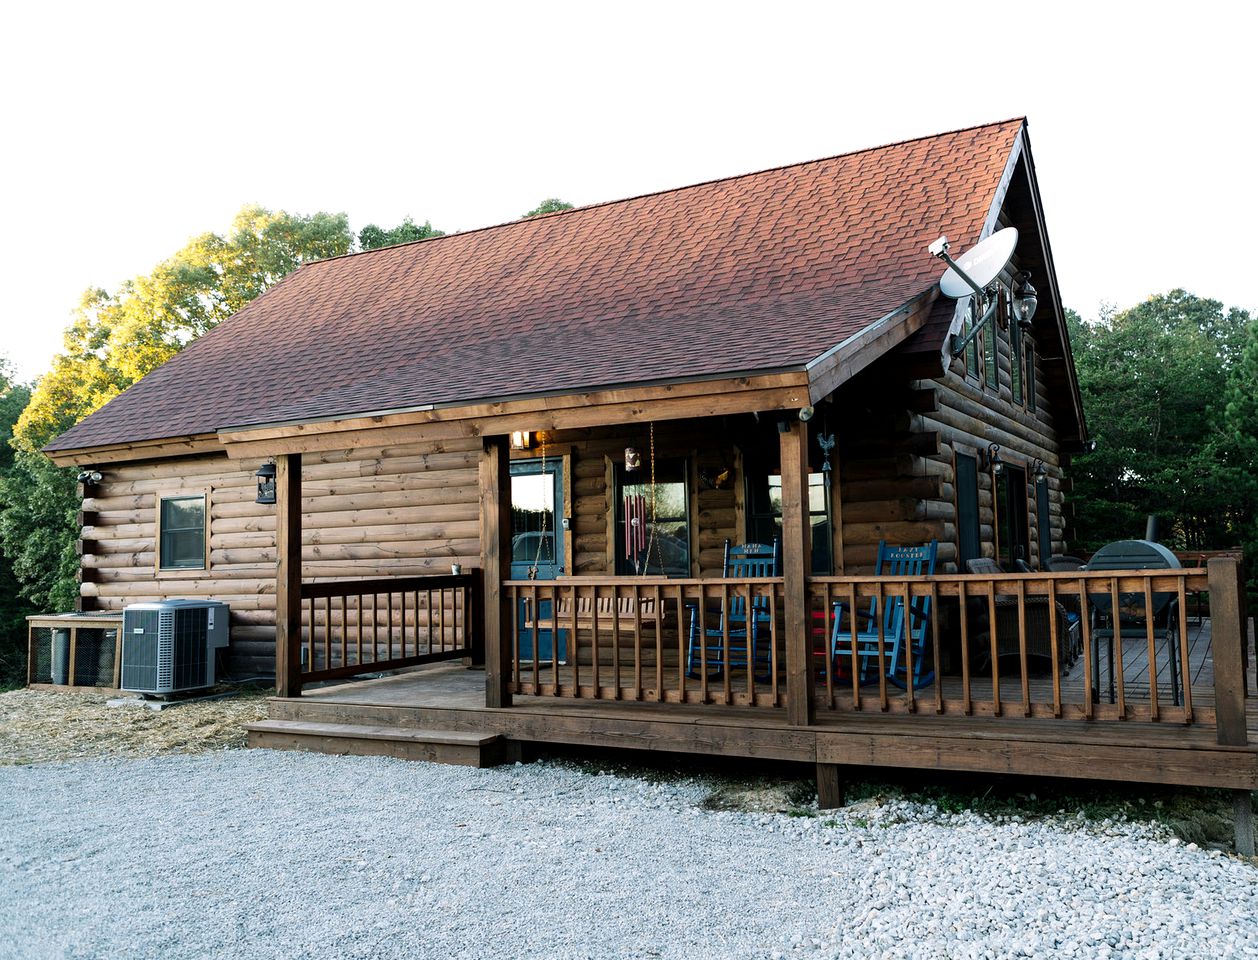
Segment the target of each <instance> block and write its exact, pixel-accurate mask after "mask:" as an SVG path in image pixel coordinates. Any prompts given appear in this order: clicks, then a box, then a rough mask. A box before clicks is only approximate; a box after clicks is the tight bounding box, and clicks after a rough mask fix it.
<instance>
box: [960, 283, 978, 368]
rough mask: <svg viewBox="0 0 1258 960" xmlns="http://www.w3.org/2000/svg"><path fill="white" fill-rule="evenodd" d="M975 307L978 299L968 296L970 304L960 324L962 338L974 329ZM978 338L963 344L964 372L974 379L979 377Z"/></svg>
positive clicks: (976, 307)
mask: <svg viewBox="0 0 1258 960" xmlns="http://www.w3.org/2000/svg"><path fill="white" fill-rule="evenodd" d="M977 309H978V301H976V300H975V299H974V298H973V297H970V305H969V307H968V308H967V310H966V315H965V321H964V322H963V323H962V324H961V337H962V339H964V338H965V337H967V336H969V333H970V331H971V330H972V329H974V320H975V316H974V312H975V311H976V310H977ZM980 338H981V335H980V336H979V337H975V338H974V339H973V340H971V341H970V342H969V343H967V344H966V345H965V372H966V374H967V375H969V376H971V377H974V378H975V379H976V380H977V379H978V378H979V369H978V341H979V339H980Z"/></svg>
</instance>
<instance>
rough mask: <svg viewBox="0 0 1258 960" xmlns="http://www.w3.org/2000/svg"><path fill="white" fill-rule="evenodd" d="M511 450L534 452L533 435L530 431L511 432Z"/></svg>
mask: <svg viewBox="0 0 1258 960" xmlns="http://www.w3.org/2000/svg"><path fill="white" fill-rule="evenodd" d="M511 449H512V450H532V449H533V434H532V433H531V432H530V431H528V430H512V431H511Z"/></svg>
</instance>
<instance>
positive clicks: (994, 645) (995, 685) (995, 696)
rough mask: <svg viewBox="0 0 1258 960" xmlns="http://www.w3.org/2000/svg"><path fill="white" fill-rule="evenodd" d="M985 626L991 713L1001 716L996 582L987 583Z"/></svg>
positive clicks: (989, 581)
mask: <svg viewBox="0 0 1258 960" xmlns="http://www.w3.org/2000/svg"><path fill="white" fill-rule="evenodd" d="M987 625H988V631H987V632H988V638H987V639H988V641H989V642H990V644H991V654H990V656H991V659H992V713H993V715H994V716H997V717H999V716H1003V715H1004V714H1003V710H1002V709H1001V706H1000V656H999V653H1000V640H999V637H998V636H997V633H998V630H997V627H996V581H995V580H988V581H987Z"/></svg>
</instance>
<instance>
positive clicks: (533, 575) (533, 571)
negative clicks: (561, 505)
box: [529, 434, 555, 580]
mask: <svg viewBox="0 0 1258 960" xmlns="http://www.w3.org/2000/svg"><path fill="white" fill-rule="evenodd" d="M541 441H542V491H543V492H542V529H541V531H540V532H539V534H538V538H537V554H536V555H535V556H534V557H533V566H531V567H529V579H530V580H536V579H537V573H538V567H540V566H541V563H542V546H543V544H545V543H546V530H547V527H548V526H549V524H548V523H547V522H546V521H547V518H548V517H549V516H550V510H547V509H546V495H545V491H546V436H545V434H543V435H542V437H541ZM551 489H552V490H553V489H554V485H553V484H552V485H551ZM554 504H555V501H554V497H553V496H552V497H551V507H550V509H551V510H553V509H554ZM547 553H548V554H551V556H550V559H551V560H552V561H553V560H554V555H553V553H552V552H551V551H549V550H548V551H547Z"/></svg>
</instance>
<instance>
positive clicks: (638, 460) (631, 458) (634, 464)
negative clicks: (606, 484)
mask: <svg viewBox="0 0 1258 960" xmlns="http://www.w3.org/2000/svg"><path fill="white" fill-rule="evenodd" d="M641 466H642V454H640V453H639V452H638V451H637V450H635V449H634V448H633V447H625V472H626V473H631V472H632V471H634V470H637V469H639V468H640V467H641Z"/></svg>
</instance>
